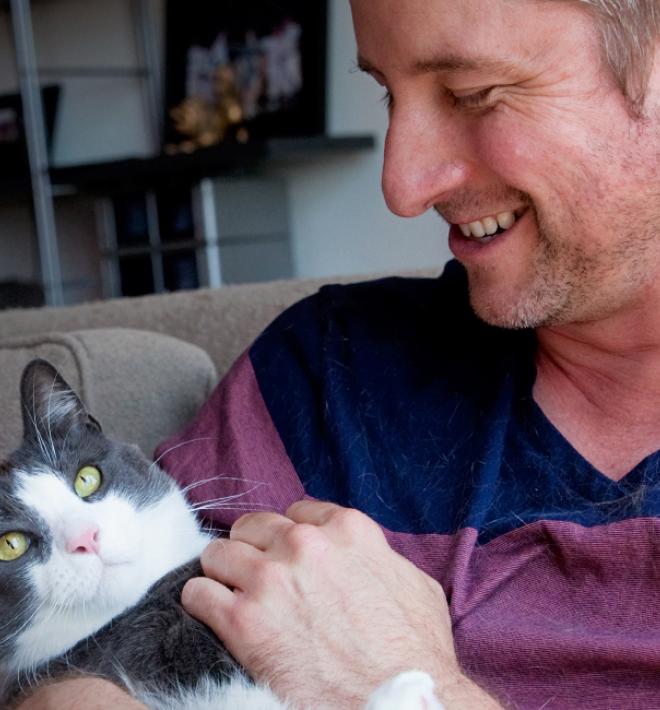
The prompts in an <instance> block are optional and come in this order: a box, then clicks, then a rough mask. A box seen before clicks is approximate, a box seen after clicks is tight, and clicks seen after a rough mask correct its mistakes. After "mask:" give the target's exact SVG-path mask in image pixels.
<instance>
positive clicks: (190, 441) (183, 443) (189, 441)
mask: <svg viewBox="0 0 660 710" xmlns="http://www.w3.org/2000/svg"><path fill="white" fill-rule="evenodd" d="M218 438H219V437H217V436H200V437H198V438H196V439H186V441H180V442H179V443H178V444H175V445H174V446H171V447H170V448H169V449H166V450H165V451H163V453H162V454H161V455H160V456H159V457H158V458H157V459H156V460H155V461H154V462H153V463H152V464H151V466H149V472H150V471H151V469H152V468H153V467H154V466H157V465H158V463H159V461H160V460H161V459H162V458H163V457H164V456H167V454H169V453H170V451H176V449H178V448H180V447H182V446H187V445H188V444H194V443H195V442H197V441H213V440H217V439H218Z"/></svg>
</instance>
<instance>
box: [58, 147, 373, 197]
mask: <svg viewBox="0 0 660 710" xmlns="http://www.w3.org/2000/svg"><path fill="white" fill-rule="evenodd" d="M375 144H376V142H375V139H374V137H373V136H369V135H361V136H345V137H339V138H331V137H327V136H313V137H305V138H272V139H269V140H265V141H253V142H250V143H246V144H240V143H232V144H224V145H218V146H214V147H211V148H203V149H200V150H197V151H195V152H194V153H179V154H177V155H158V156H156V157H153V158H130V159H127V160H117V161H111V162H104V163H88V164H84V165H73V166H66V167H61V168H51V170H50V178H51V181H52V183H53V185H54V186H59V187H65V186H66V187H72V188H75V189H76V190H78V191H80V192H91V193H99V194H100V193H103V194H108V193H113V192H115V193H116V192H125V191H128V190H138V189H145V188H152V187H154V186H157V185H159V184H163V183H172V182H179V183H184V182H188V183H189V182H194V181H197V180H200V179H203V178H206V177H217V176H220V175H240V174H246V173H249V172H250V171H252V170H254V169H255V168H256V167H262V168H263V167H268V166H270V165H272V166H277V165H291V164H294V163H302V162H304V161H307V160H313V159H315V158H318V157H321V156H330V155H334V154H342V153H347V152H354V151H362V150H372V149H373V148H374V147H375Z"/></svg>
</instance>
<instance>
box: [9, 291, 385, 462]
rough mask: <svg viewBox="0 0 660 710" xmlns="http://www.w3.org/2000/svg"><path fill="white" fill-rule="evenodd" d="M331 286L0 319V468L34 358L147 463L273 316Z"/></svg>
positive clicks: (183, 296)
mask: <svg viewBox="0 0 660 710" xmlns="http://www.w3.org/2000/svg"><path fill="white" fill-rule="evenodd" d="M356 278H357V277H354V278H351V279H330V280H331V281H334V282H337V281H350V280H356ZM372 278H373V277H372ZM327 281H329V280H323V279H320V280H319V279H316V280H299V281H279V282H271V283H262V284H250V285H239V286H227V287H224V288H221V289H206V290H199V291H189V292H179V293H171V294H160V295H155V296H143V297H140V298H126V299H117V300H111V301H102V302H95V303H89V304H83V305H78V306H69V307H63V308H34V309H14V310H8V311H2V312H0V411H2V426H1V427H0V461H2V460H3V459H4V458H5V457H6V455H7V454H8V453H10V452H11V451H12V450H13V449H14V448H15V447H16V446H17V444H18V443H19V442H20V438H21V430H22V420H21V412H20V401H19V382H20V375H21V372H22V370H23V368H24V367H25V365H26V364H27V363H28V362H29V361H30V360H31V359H32V358H34V357H42V358H45V359H47V360H49V361H51V362H52V363H53V364H54V365H55V366H56V367H57V368H58V369H59V370H60V372H61V373H62V374H63V376H64V378H65V379H66V380H67V381H68V382H69V384H70V385H71V386H72V387H73V388H74V389H75V390H76V391H77V392H78V393H79V394H80V396H81V397H82V399H83V401H84V402H85V403H86V405H87V407H88V409H89V410H90V412H91V413H92V414H93V415H94V416H95V417H96V418H97V419H98V420H99V421H100V422H101V424H102V425H103V428H104V430H105V431H106V433H108V434H109V435H110V436H113V437H116V438H119V439H122V440H125V441H130V442H132V443H136V444H138V445H139V446H140V447H141V448H142V450H143V451H144V452H145V453H146V454H147V455H149V456H150V455H151V454H152V453H153V450H154V448H155V447H156V445H157V444H158V443H159V442H160V441H162V440H163V439H164V438H166V437H167V436H169V435H170V434H172V433H173V432H175V431H177V430H178V429H180V428H181V427H182V426H183V425H184V424H185V423H186V422H187V421H188V420H189V419H190V418H191V417H192V416H193V415H194V413H195V412H196V411H197V409H198V408H199V407H200V405H201V404H202V403H203V402H204V400H205V399H206V397H207V396H208V395H209V393H210V391H211V390H212V388H213V387H214V386H215V384H216V382H217V381H218V378H219V377H221V376H222V375H223V374H224V373H225V372H226V371H227V369H228V368H229V367H230V365H231V363H232V362H233V361H234V360H235V359H236V358H237V357H238V356H239V355H240V354H241V352H243V350H245V349H246V348H247V347H249V345H250V343H251V342H252V341H253V340H254V338H255V337H256V336H257V335H258V334H259V332H260V331H261V330H262V329H263V328H264V327H265V326H266V325H267V324H268V323H269V322H270V321H271V320H272V319H273V318H274V317H275V316H277V314H278V313H280V312H281V311H282V310H283V309H284V308H286V307H287V306H289V305H290V304H291V303H293V302H295V301H297V300H299V299H300V298H303V297H304V296H306V295H308V294H310V293H313V292H315V291H316V290H318V288H319V287H320V286H321V285H323V284H324V283H326V282H327Z"/></svg>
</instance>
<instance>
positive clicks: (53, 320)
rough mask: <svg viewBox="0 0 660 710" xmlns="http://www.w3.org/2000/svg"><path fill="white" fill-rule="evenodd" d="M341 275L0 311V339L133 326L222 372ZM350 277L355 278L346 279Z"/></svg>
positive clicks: (355, 278)
mask: <svg viewBox="0 0 660 710" xmlns="http://www.w3.org/2000/svg"><path fill="white" fill-rule="evenodd" d="M341 280H342V279H337V278H335V279H311V280H301V281H274V282H270V283H262V284H248V285H240V286H226V287H223V288H219V289H202V290H198V291H186V292H178V293H171V294H161V295H156V296H142V297H140V298H123V299H115V300H111V301H99V302H97V303H87V304H83V305H80V306H68V307H64V308H41V309H24V310H20V309H16V310H10V311H3V312H0V341H2V340H3V339H5V338H8V337H15V336H18V335H33V334H37V333H39V334H43V333H52V332H58V333H63V332H69V331H74V330H76V331H77V330H83V329H88V328H136V329H139V330H149V331H154V332H157V333H164V334H166V335H172V336H174V337H176V338H180V339H181V340H185V341H186V342H189V343H192V344H194V345H197V346H198V347H200V348H202V349H203V350H205V351H206V352H207V353H208V354H209V356H210V357H211V360H212V361H213V362H214V364H215V366H216V368H217V370H218V373H219V374H220V375H222V374H224V373H225V372H226V371H227V369H228V368H229V367H230V365H231V364H232V363H233V362H234V360H236V358H237V357H238V356H239V355H240V354H241V353H242V352H243V351H244V350H245V349H246V348H247V347H249V345H250V344H251V343H252V341H253V340H254V339H255V338H256V337H257V335H258V334H259V333H260V332H261V331H262V330H263V329H264V328H265V326H266V325H268V323H269V322H270V321H271V320H273V318H275V316H277V315H278V314H279V313H280V312H281V311H283V310H284V309H285V308H286V307H287V306H289V305H291V304H292V303H294V302H295V301H297V300H299V299H301V298H304V297H305V296H307V295H309V294H311V293H314V292H315V291H317V290H318V289H319V288H320V286H322V285H323V284H325V283H328V282H334V283H337V282H339V281H341ZM343 280H344V281H354V280H357V277H354V278H346V279H343Z"/></svg>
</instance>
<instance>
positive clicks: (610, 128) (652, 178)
mask: <svg viewBox="0 0 660 710" xmlns="http://www.w3.org/2000/svg"><path fill="white" fill-rule="evenodd" d="M351 6H352V11H353V18H354V23H355V30H356V36H357V42H358V52H359V57H360V64H361V66H362V68H364V69H365V70H367V71H369V72H370V73H371V74H372V75H373V76H374V78H375V79H376V80H377V81H379V82H380V83H381V84H383V86H384V87H386V89H387V91H388V93H389V95H390V97H391V105H390V108H389V111H390V126H389V131H388V135H387V142H386V146H385V164H384V168H383V191H384V193H385V198H386V201H387V203H388V206H389V207H390V209H391V210H392V211H393V212H395V213H397V214H399V215H402V216H415V215H418V214H421V213H422V212H424V211H426V210H427V209H430V208H435V209H436V210H437V211H438V212H439V214H441V215H442V216H443V217H444V218H445V219H446V220H447V221H448V222H450V223H451V224H452V227H451V229H450V248H451V249H452V251H453V253H454V255H455V256H456V257H457V258H458V260H459V261H461V262H462V263H463V264H464V265H465V267H466V269H467V272H468V275H469V281H470V294H471V300H472V304H473V307H474V308H475V310H476V311H477V313H478V314H479V315H480V316H481V317H482V318H484V319H485V320H486V321H488V322H491V323H493V324H497V325H502V326H506V327H521V326H538V325H542V324H553V323H566V322H575V321H585V320H594V319H600V318H604V317H606V316H608V315H611V314H614V313H617V312H621V311H622V310H624V311H625V309H628V308H636V307H639V305H640V304H641V303H643V302H645V301H648V299H649V298H651V296H653V298H655V299H656V300H658V299H660V287H659V286H658V283H657V281H660V279H658V276H660V180H659V179H658V165H659V164H660V66H659V65H660V62H656V70H655V73H654V76H653V78H652V85H651V90H650V94H649V99H648V101H647V107H646V109H647V114H648V117H647V118H646V119H645V120H640V119H635V118H633V117H632V116H631V115H630V112H629V110H628V107H627V105H626V103H625V100H624V97H623V96H622V95H621V92H620V90H619V89H618V88H617V86H616V84H615V82H614V79H613V77H612V76H611V75H610V73H609V72H608V70H607V68H606V67H605V66H604V63H603V59H602V54H601V50H600V45H599V42H598V35H597V33H596V28H595V25H594V22H593V20H592V18H591V16H590V15H588V14H587V13H586V12H585V11H583V10H581V9H578V8H576V7H575V6H573V5H571V4H567V3H560V2H533V0H460V2H457V0H405V1H403V2H402V0H351ZM512 213H513V214H512ZM498 215H499V216H500V219H499V224H501V225H502V226H503V227H507V226H508V225H509V224H510V222H511V221H512V220H513V216H515V222H514V224H513V226H512V227H510V228H508V229H506V230H505V231H502V229H501V228H500V230H499V233H498V234H496V235H495V236H494V237H493V238H491V239H489V238H486V239H485V240H479V239H477V238H476V237H475V236H470V237H466V236H464V234H463V232H462V230H461V227H460V226H459V225H461V224H462V225H465V224H466V223H475V222H481V225H479V224H473V225H472V229H471V232H470V234H472V235H474V234H475V233H476V235H479V234H480V233H481V232H480V229H481V227H485V228H486V229H489V230H492V229H494V226H495V222H493V221H492V220H491V219H489V218H495V220H496V222H497V221H498V220H497V216H498ZM464 229H465V227H464Z"/></svg>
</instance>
